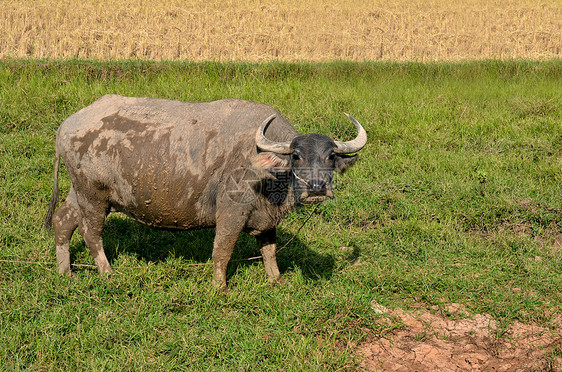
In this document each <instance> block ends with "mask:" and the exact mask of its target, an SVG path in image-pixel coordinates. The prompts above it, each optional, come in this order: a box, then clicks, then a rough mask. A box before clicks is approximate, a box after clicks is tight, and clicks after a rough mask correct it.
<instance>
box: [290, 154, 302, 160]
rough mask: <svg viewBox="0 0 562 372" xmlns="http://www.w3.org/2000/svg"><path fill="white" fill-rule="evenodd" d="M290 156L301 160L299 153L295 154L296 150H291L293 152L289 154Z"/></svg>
mask: <svg viewBox="0 0 562 372" xmlns="http://www.w3.org/2000/svg"><path fill="white" fill-rule="evenodd" d="M291 157H292V158H293V160H295V161H297V160H301V156H300V155H299V154H297V153H296V152H293V154H292V155H291Z"/></svg>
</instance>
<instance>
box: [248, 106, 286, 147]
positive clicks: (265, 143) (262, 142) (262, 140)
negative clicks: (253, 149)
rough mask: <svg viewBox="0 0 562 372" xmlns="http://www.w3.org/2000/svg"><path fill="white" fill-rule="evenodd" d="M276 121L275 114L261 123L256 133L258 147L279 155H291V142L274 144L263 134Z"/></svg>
mask: <svg viewBox="0 0 562 372" xmlns="http://www.w3.org/2000/svg"><path fill="white" fill-rule="evenodd" d="M273 119H275V114H273V115H271V116H270V117H268V118H267V119H265V120H264V121H263V123H261V125H260V127H259V128H258V131H257V132H256V145H257V146H258V148H259V149H260V150H263V151H271V152H275V153H277V154H290V153H291V142H274V141H272V140H270V139H267V138H266V137H265V135H264V134H263V133H264V132H265V128H266V127H267V126H268V125H269V123H271V122H272V121H273Z"/></svg>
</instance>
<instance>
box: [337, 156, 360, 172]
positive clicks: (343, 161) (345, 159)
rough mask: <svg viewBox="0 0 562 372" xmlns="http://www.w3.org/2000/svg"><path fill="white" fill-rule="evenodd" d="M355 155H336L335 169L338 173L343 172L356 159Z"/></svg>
mask: <svg viewBox="0 0 562 372" xmlns="http://www.w3.org/2000/svg"><path fill="white" fill-rule="evenodd" d="M357 159H358V158H357V154H356V155H338V156H337V158H336V170H337V171H338V172H340V173H343V172H345V171H346V170H347V169H348V168H349V167H351V166H352V165H353V164H355V162H356V161H357Z"/></svg>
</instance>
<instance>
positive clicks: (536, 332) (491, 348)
mask: <svg viewBox="0 0 562 372" xmlns="http://www.w3.org/2000/svg"><path fill="white" fill-rule="evenodd" d="M372 305H373V310H374V311H375V312H377V313H381V314H383V316H384V319H385V321H387V322H388V323H389V324H390V323H391V321H390V318H392V319H394V321H396V320H399V321H400V322H402V323H403V325H404V326H403V327H402V328H399V329H397V330H395V331H393V332H392V333H391V334H390V335H388V336H384V337H382V338H378V339H373V340H371V341H370V342H367V343H363V344H362V345H360V346H359V353H360V354H361V356H362V361H361V367H362V368H363V369H364V370H368V371H404V372H406V371H408V372H412V371H420V372H421V371H443V372H448V371H562V358H560V357H559V355H560V353H561V352H562V332H561V330H560V328H558V327H557V329H556V330H555V331H551V330H549V329H548V328H544V327H540V326H538V325H533V324H523V323H520V322H517V321H516V322H514V323H513V324H511V326H510V327H509V328H508V329H507V330H505V331H504V332H503V333H502V337H499V338H498V337H497V336H496V335H497V334H498V333H500V331H501V329H500V324H499V323H498V322H496V321H495V320H494V319H493V318H492V317H491V316H490V315H482V314H475V315H474V314H470V313H468V311H466V310H465V309H464V308H463V307H462V305H459V304H450V305H448V306H447V307H446V308H445V311H439V309H438V308H437V307H434V308H432V309H430V310H427V309H418V310H414V311H404V310H402V309H396V310H391V309H387V308H384V307H382V306H381V305H379V304H376V303H373V304H372ZM559 320H560V319H559ZM556 323H557V324H560V322H556ZM555 350H556V352H555ZM557 355H558V356H557Z"/></svg>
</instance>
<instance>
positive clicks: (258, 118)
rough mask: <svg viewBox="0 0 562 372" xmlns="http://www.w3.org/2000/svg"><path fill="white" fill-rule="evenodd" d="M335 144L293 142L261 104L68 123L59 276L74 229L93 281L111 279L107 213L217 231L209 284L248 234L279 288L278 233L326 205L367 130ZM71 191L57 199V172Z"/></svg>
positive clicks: (150, 108) (177, 108)
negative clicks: (298, 214)
mask: <svg viewBox="0 0 562 372" xmlns="http://www.w3.org/2000/svg"><path fill="white" fill-rule="evenodd" d="M348 117H349V119H350V120H351V121H352V122H353V124H354V125H355V127H356V129H357V131H358V135H357V137H356V138H355V139H354V140H351V141H348V142H338V141H334V140H332V139H331V138H330V137H327V136H324V135H320V134H305V135H299V133H298V132H297V131H296V130H295V128H294V127H293V126H292V125H291V124H290V123H289V122H288V121H287V120H286V119H285V118H283V116H281V114H280V113H279V112H278V111H276V110H275V109H273V108H272V107H270V106H267V105H265V104H260V103H255V102H249V101H244V100H238V99H225V100H220V101H215V102H204V103H190V102H179V101H171V100H164V99H153V98H131V97H121V96H116V95H107V96H104V97H102V98H100V99H99V100H97V101H96V102H94V103H93V104H91V105H90V106H88V107H85V108H84V109H82V110H80V111H78V112H77V113H75V114H73V115H72V116H70V117H69V118H68V119H66V120H65V121H64V122H63V123H62V124H61V126H60V127H59V129H58V132H57V139H56V155H55V175H54V189H53V195H52V198H51V203H50V208H49V211H48V213H47V217H46V220H45V227H46V228H47V229H50V227H51V224H52V225H54V231H55V244H56V256H57V266H58V271H59V272H60V273H61V274H69V275H70V274H72V272H71V268H70V252H69V242H70V238H71V236H72V234H73V232H74V230H76V228H77V227H78V229H79V231H80V234H81V235H82V236H83V237H84V241H85V242H86V245H87V247H88V249H89V251H90V253H91V254H92V256H93V258H94V260H95V263H96V266H97V268H98V270H99V271H100V272H101V273H105V272H109V271H111V267H110V265H109V262H108V261H107V258H106V256H105V253H104V250H103V244H102V229H103V225H104V221H105V218H106V217H107V215H108V214H109V213H110V212H112V211H120V212H124V213H126V214H127V215H129V216H130V217H132V218H133V219H135V220H137V221H139V222H141V223H143V224H145V225H148V226H153V227H158V228H165V229H178V230H186V229H198V228H206V227H216V236H215V240H214V246H213V263H214V268H213V281H214V282H215V283H216V284H217V285H218V286H220V287H224V286H226V266H227V264H228V262H229V260H230V257H231V255H232V251H233V249H234V246H235V244H236V241H237V239H238V236H239V235H240V233H241V232H242V231H246V232H248V233H249V234H251V235H255V236H256V238H257V241H258V244H259V246H260V247H261V252H262V256H263V261H264V266H265V270H266V273H267V278H268V280H269V281H270V282H271V283H276V282H278V281H280V280H281V275H280V273H279V269H278V267H277V261H276V257H275V250H276V230H275V229H276V226H277V224H279V222H280V220H281V218H282V217H283V216H284V215H285V214H286V213H287V212H288V211H289V210H290V209H292V208H294V206H295V205H297V204H307V203H318V202H321V201H323V200H325V199H327V198H332V197H333V193H332V184H331V181H332V176H333V170H334V169H335V170H337V171H339V172H343V171H344V170H345V169H347V168H348V167H350V166H351V165H353V164H354V163H355V161H356V159H357V157H356V156H357V155H349V154H352V153H355V152H357V151H359V150H361V148H362V147H363V146H364V145H365V144H366V142H367V135H366V133H365V130H364V129H363V127H362V126H361V124H359V123H358V122H357V121H356V120H355V119H353V118H352V117H351V116H348ZM61 156H62V158H63V159H64V162H65V164H66V167H67V169H68V173H69V176H70V180H71V188H70V192H69V194H68V197H67V198H66V200H65V201H64V202H63V203H62V205H61V206H60V207H59V208H58V209H57V211H56V212H55V213H54V214H53V212H54V210H55V206H56V204H57V200H58V194H59V190H58V168H59V162H60V157H61Z"/></svg>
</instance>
